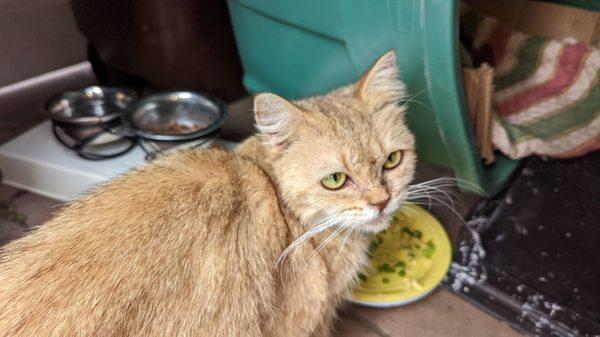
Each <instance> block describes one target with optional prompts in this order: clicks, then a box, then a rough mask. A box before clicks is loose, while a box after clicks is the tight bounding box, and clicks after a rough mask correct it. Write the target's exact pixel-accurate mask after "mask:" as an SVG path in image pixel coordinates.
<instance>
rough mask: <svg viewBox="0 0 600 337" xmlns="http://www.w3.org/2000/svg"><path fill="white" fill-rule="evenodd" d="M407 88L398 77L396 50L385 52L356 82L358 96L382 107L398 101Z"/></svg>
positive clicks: (378, 107)
mask: <svg viewBox="0 0 600 337" xmlns="http://www.w3.org/2000/svg"><path fill="white" fill-rule="evenodd" d="M405 91H406V88H405V87H404V83H402V82H401V81H400V79H399V78H398V66H397V64H396V52H395V51H393V50H390V51H388V52H387V53H385V54H383V56H381V57H380V58H379V60H377V62H375V63H374V64H373V65H372V66H371V68H370V69H369V70H368V71H367V72H366V73H365V74H364V75H363V77H362V78H361V79H360V80H359V81H358V82H357V83H356V93H355V95H356V97H357V98H359V99H361V100H363V101H364V102H367V103H368V104H370V105H372V106H373V107H375V109H380V108H382V107H383V106H386V105H388V104H391V103H395V102H398V101H399V100H400V99H402V97H404V96H405Z"/></svg>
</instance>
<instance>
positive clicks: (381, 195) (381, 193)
mask: <svg viewBox="0 0 600 337" xmlns="http://www.w3.org/2000/svg"><path fill="white" fill-rule="evenodd" d="M367 200H368V201H369V205H371V206H375V207H377V208H379V211H380V212H381V211H383V210H384V209H385V206H387V204H388V202H389V201H390V194H389V193H388V191H387V190H386V189H385V188H383V187H376V188H374V189H372V190H371V191H369V193H368V194H367Z"/></svg>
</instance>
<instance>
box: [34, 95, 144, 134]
mask: <svg viewBox="0 0 600 337" xmlns="http://www.w3.org/2000/svg"><path fill="white" fill-rule="evenodd" d="M136 98H137V95H136V94H135V92H134V91H132V90H127V89H119V88H110V87H99V86H93V87H88V88H85V89H82V90H77V91H67V92H66V93H64V94H62V95H60V96H57V97H55V98H53V99H51V100H50V101H49V102H48V104H47V105H46V112H47V114H48V116H49V117H50V118H51V119H52V120H53V121H55V122H59V123H63V124H72V125H99V124H102V123H106V122H109V121H112V120H115V119H117V118H119V117H121V115H122V114H123V113H125V112H126V111H127V109H128V108H130V106H131V105H132V103H133V102H134V101H135V100H136Z"/></svg>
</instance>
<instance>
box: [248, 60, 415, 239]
mask: <svg viewBox="0 0 600 337" xmlns="http://www.w3.org/2000/svg"><path fill="white" fill-rule="evenodd" d="M404 95H405V93H404V87H403V85H402V84H401V82H399V80H398V78H397V72H396V63H395V54H394V53H387V54H385V55H384V56H383V57H382V58H381V59H380V60H379V61H378V62H376V63H375V65H374V66H373V67H372V68H371V69H370V70H369V71H368V72H367V74H365V76H363V78H362V79H361V80H360V81H359V82H358V83H356V84H354V85H351V86H348V87H345V88H341V89H338V90H335V91H333V92H331V93H329V94H327V95H325V96H318V97H312V98H309V99H305V100H301V101H296V102H293V103H290V102H287V101H285V100H283V99H282V98H280V97H278V96H275V95H271V94H263V95H259V96H257V98H256V100H255V112H256V114H257V125H258V127H259V129H260V130H261V131H262V134H263V138H264V140H265V142H267V143H268V146H269V147H270V148H271V150H272V153H273V154H274V156H273V160H272V163H271V165H272V166H273V169H274V171H275V175H276V179H277V184H278V187H279V190H280V192H281V194H282V197H283V200H284V201H285V202H286V203H287V204H288V206H289V207H290V209H291V210H292V211H293V212H294V213H295V214H296V215H298V216H299V217H300V220H301V222H302V223H303V224H304V225H306V226H320V225H322V226H332V227H340V226H342V227H352V228H355V229H356V230H358V231H362V232H376V231H380V230H383V229H385V228H387V225H388V223H389V219H390V217H391V215H392V214H393V213H394V212H395V211H396V210H397V209H398V208H399V207H400V205H401V203H402V202H403V198H404V196H405V190H406V187H407V184H408V183H409V182H410V180H411V179H412V176H413V172H414V167H415V160H416V157H415V152H414V137H413V135H412V134H411V133H410V131H409V130H408V128H407V127H406V125H405V122H404V107H403V106H402V105H401V104H400V103H399V101H400V100H401V99H402V97H404Z"/></svg>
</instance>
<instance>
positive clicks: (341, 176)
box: [321, 172, 348, 190]
mask: <svg viewBox="0 0 600 337" xmlns="http://www.w3.org/2000/svg"><path fill="white" fill-rule="evenodd" d="M346 180H348V176H347V175H346V173H343V172H336V173H332V174H329V175H327V176H326V177H325V178H323V179H321V184H322V185H323V187H325V188H326V189H328V190H337V189H338V188H342V186H344V184H345V183H346Z"/></svg>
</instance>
